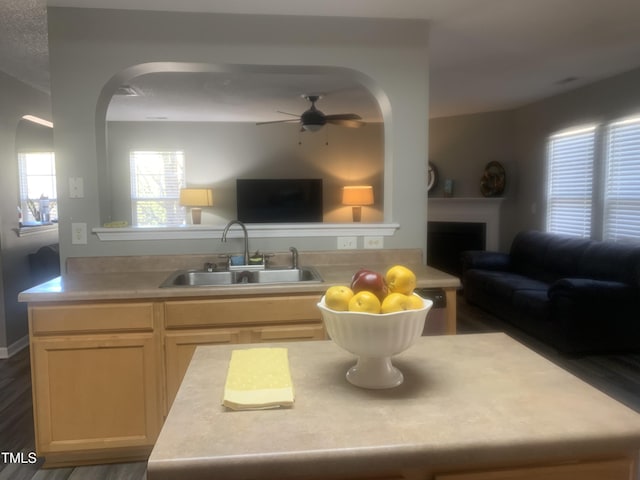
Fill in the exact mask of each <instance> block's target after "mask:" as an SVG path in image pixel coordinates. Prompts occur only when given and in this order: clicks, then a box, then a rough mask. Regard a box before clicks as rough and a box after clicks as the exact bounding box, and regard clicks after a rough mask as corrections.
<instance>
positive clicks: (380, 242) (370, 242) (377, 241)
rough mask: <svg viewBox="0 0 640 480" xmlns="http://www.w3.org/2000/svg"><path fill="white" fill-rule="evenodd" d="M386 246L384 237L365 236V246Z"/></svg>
mask: <svg viewBox="0 0 640 480" xmlns="http://www.w3.org/2000/svg"><path fill="white" fill-rule="evenodd" d="M383 246H384V237H380V236H375V237H373V236H372V237H364V248H382V247H383Z"/></svg>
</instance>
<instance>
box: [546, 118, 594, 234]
mask: <svg viewBox="0 0 640 480" xmlns="http://www.w3.org/2000/svg"><path fill="white" fill-rule="evenodd" d="M595 139H596V127H595V126H590V127H584V128H580V129H575V130H571V131H567V132H562V133H559V134H556V135H553V136H551V138H550V139H549V144H548V152H547V175H548V178H547V231H548V232H554V233H562V234H567V235H575V236H578V237H589V236H590V235H591V215H592V209H593V204H592V198H593V178H594V176H593V171H594V158H595V155H594V153H595Z"/></svg>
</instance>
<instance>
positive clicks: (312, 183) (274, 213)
mask: <svg viewBox="0 0 640 480" xmlns="http://www.w3.org/2000/svg"><path fill="white" fill-rule="evenodd" d="M236 192H237V197H236V198H237V207H238V220H240V221H241V222H245V223H300V222H304V223H306V222H322V179H321V178H295V179H292V178H286V179H253V178H239V179H237V180H236Z"/></svg>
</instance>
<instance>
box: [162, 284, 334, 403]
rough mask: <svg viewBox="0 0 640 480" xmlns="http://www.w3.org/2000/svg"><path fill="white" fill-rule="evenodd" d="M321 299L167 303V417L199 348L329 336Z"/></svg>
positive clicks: (270, 298) (250, 298)
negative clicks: (322, 314) (325, 326)
mask: <svg viewBox="0 0 640 480" xmlns="http://www.w3.org/2000/svg"><path fill="white" fill-rule="evenodd" d="M316 303H318V297H317V295H299V296H294V295H280V296H260V297H248V298H238V297H231V298H216V299H196V300H169V301H166V302H165V303H164V326H165V329H164V348H165V351H164V360H165V372H166V397H165V398H166V405H165V415H166V414H167V413H168V412H169V408H171V404H172V403H173V400H174V399H175V396H176V393H177V392H178V388H179V387H180V383H181V382H182V378H183V377H184V374H185V372H186V371H187V367H188V366H189V362H190V361H191V357H192V355H193V352H194V351H195V349H196V347H197V346H199V345H211V344H222V343H261V342H280V341H295V340H322V339H324V338H326V333H325V329H324V324H323V323H322V319H321V316H320V312H319V311H318V307H317V306H316Z"/></svg>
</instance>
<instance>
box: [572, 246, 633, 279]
mask: <svg viewBox="0 0 640 480" xmlns="http://www.w3.org/2000/svg"><path fill="white" fill-rule="evenodd" d="M576 272H577V274H576V275H572V276H578V277H584V278H594V279H597V280H611V281H616V282H623V283H626V284H628V285H632V286H635V287H640V245H637V244H636V245H631V244H623V243H613V242H593V243H592V244H591V245H589V247H588V248H587V249H586V250H585V251H584V253H583V255H582V260H581V262H580V266H579V267H578V268H577V269H576Z"/></svg>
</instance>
